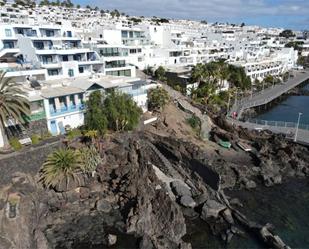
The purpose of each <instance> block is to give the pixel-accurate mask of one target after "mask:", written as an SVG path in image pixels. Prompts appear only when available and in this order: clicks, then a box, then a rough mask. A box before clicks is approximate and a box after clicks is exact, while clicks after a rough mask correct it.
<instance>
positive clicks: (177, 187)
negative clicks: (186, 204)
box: [170, 181, 192, 196]
mask: <svg viewBox="0 0 309 249" xmlns="http://www.w3.org/2000/svg"><path fill="white" fill-rule="evenodd" d="M170 184H171V188H172V191H173V193H174V194H175V195H177V196H191V195H192V194H191V191H190V189H189V187H188V186H187V185H186V184H185V183H183V182H181V181H173V182H171V183H170Z"/></svg>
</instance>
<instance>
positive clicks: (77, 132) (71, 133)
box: [67, 128, 82, 140]
mask: <svg viewBox="0 0 309 249" xmlns="http://www.w3.org/2000/svg"><path fill="white" fill-rule="evenodd" d="M81 135H82V132H81V130H80V129H77V128H76V129H73V130H70V131H69V132H68V133H67V138H68V139H70V140H72V139H74V138H76V137H80V136H81Z"/></svg>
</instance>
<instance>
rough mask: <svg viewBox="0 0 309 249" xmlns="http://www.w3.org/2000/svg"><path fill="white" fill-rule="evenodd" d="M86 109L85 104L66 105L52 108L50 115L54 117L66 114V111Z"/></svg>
mask: <svg viewBox="0 0 309 249" xmlns="http://www.w3.org/2000/svg"><path fill="white" fill-rule="evenodd" d="M84 109H85V105H84V104H78V105H71V106H65V107H61V109H54V108H50V115H51V116H52V117H54V116H60V115H63V114H66V113H71V112H78V111H83V110H84Z"/></svg>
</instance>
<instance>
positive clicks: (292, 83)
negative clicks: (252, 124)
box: [230, 70, 309, 118]
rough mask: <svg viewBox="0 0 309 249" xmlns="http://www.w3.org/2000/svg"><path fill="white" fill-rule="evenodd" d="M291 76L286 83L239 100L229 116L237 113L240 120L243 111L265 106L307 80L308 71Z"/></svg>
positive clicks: (308, 76)
mask: <svg viewBox="0 0 309 249" xmlns="http://www.w3.org/2000/svg"><path fill="white" fill-rule="evenodd" d="M293 75H294V77H291V78H289V80H288V81H286V82H284V83H282V84H277V85H275V86H274V87H270V88H267V89H265V90H264V91H261V92H258V93H256V94H254V95H253V96H252V97H251V96H249V97H247V98H243V99H241V100H239V101H238V102H237V103H235V104H234V105H233V107H232V108H231V110H230V114H231V113H233V112H237V114H238V115H237V116H238V118H240V117H241V114H242V112H243V111H244V110H245V109H248V108H252V107H256V106H260V105H264V104H267V103H269V102H271V101H273V100H274V99H276V98H278V97H279V96H281V95H283V94H284V93H286V92H288V91H290V90H291V89H293V88H294V87H296V86H298V85H300V84H302V83H303V82H305V81H306V80H308V79H309V71H308V70H302V71H294V74H293Z"/></svg>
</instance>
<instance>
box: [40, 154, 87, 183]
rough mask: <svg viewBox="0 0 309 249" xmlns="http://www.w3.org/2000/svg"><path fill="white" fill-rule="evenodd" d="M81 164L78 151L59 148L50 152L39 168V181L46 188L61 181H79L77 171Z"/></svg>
mask: <svg viewBox="0 0 309 249" xmlns="http://www.w3.org/2000/svg"><path fill="white" fill-rule="evenodd" d="M81 165H82V159H81V155H80V152H79V151H74V150H72V149H59V150H57V151H54V152H53V153H51V154H50V155H49V156H48V157H47V160H46V161H45V163H44V164H43V168H42V170H41V175H40V181H41V182H42V183H43V185H44V186H45V187H46V188H55V187H57V186H59V185H61V184H63V183H65V185H66V186H68V185H69V183H70V181H73V182H76V181H79V177H78V173H79V172H80V170H79V169H80V167H81Z"/></svg>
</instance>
